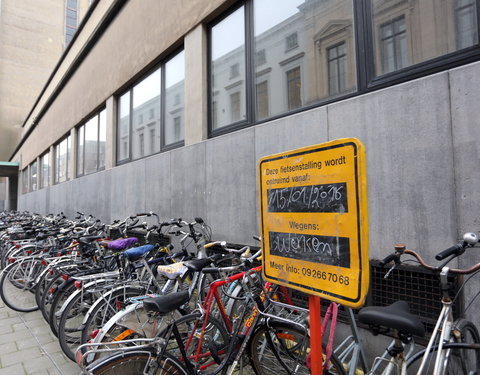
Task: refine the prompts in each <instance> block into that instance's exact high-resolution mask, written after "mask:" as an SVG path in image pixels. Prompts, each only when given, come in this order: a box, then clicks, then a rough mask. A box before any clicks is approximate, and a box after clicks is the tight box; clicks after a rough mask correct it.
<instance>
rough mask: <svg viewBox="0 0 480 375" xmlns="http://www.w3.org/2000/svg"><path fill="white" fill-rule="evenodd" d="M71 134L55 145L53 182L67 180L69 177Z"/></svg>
mask: <svg viewBox="0 0 480 375" xmlns="http://www.w3.org/2000/svg"><path fill="white" fill-rule="evenodd" d="M71 144H72V143H71V136H68V137H66V138H64V139H63V140H62V141H60V142H59V143H58V144H57V145H56V146H55V183H56V184H57V183H60V182H64V181H67V180H68V179H69V178H70V173H71V172H70V171H69V162H70V159H71V157H72V156H71V152H72V147H71Z"/></svg>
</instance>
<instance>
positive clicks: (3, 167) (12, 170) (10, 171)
mask: <svg viewBox="0 0 480 375" xmlns="http://www.w3.org/2000/svg"><path fill="white" fill-rule="evenodd" d="M19 166H20V165H19V163H15V162H11V161H0V177H15V176H18V167H19Z"/></svg>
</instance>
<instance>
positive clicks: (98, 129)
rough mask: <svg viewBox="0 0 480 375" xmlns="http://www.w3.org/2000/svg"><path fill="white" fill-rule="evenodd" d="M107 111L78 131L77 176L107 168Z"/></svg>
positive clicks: (93, 118)
mask: <svg viewBox="0 0 480 375" xmlns="http://www.w3.org/2000/svg"><path fill="white" fill-rule="evenodd" d="M106 140H107V127H106V110H103V111H101V112H100V113H97V114H96V115H94V116H93V117H91V118H90V120H88V121H87V122H86V123H85V124H83V125H81V126H80V127H79V128H78V129H77V176H83V175H86V174H90V173H93V172H97V171H99V170H101V169H103V168H105V143H106Z"/></svg>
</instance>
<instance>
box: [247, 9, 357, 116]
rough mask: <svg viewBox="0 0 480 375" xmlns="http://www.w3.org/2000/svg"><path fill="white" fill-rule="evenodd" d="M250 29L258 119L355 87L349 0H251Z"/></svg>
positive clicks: (351, 11) (351, 18) (351, 89)
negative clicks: (251, 22) (251, 15)
mask: <svg viewBox="0 0 480 375" xmlns="http://www.w3.org/2000/svg"><path fill="white" fill-rule="evenodd" d="M272 9H275V12H272ZM254 28H255V29H254V36H255V40H254V43H255V79H256V83H255V85H256V116H257V120H262V119H264V118H267V117H271V116H275V115H278V114H282V113H285V112H288V111H292V110H296V109H299V108H302V107H305V106H308V105H312V104H315V103H318V102H321V101H323V100H325V99H327V98H329V97H330V96H335V95H340V94H345V93H348V92H352V91H354V90H355V89H356V80H357V79H356V65H355V49H354V46H355V41H354V30H353V2H352V0H348V1H347V0H338V1H312V0H306V1H305V0H289V1H281V2H279V1H276V0H255V1H254Z"/></svg>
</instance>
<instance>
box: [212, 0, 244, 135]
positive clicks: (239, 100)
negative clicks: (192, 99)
mask: <svg viewBox="0 0 480 375" xmlns="http://www.w3.org/2000/svg"><path fill="white" fill-rule="evenodd" d="M244 14H245V9H244V7H243V6H242V7H240V8H239V9H237V10H236V11H235V12H233V13H232V14H230V15H229V16H228V17H226V18H225V19H223V20H222V21H221V22H219V23H218V24H217V25H215V26H214V27H212V30H211V50H212V52H211V63H210V64H211V65H210V66H211V82H212V88H211V100H212V103H211V111H212V118H213V119H214V121H212V127H213V129H217V128H221V127H223V126H226V125H230V124H232V123H235V122H238V121H242V120H245V119H246V100H245V32H244V31H245V16H244ZM214 103H215V104H214Z"/></svg>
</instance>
